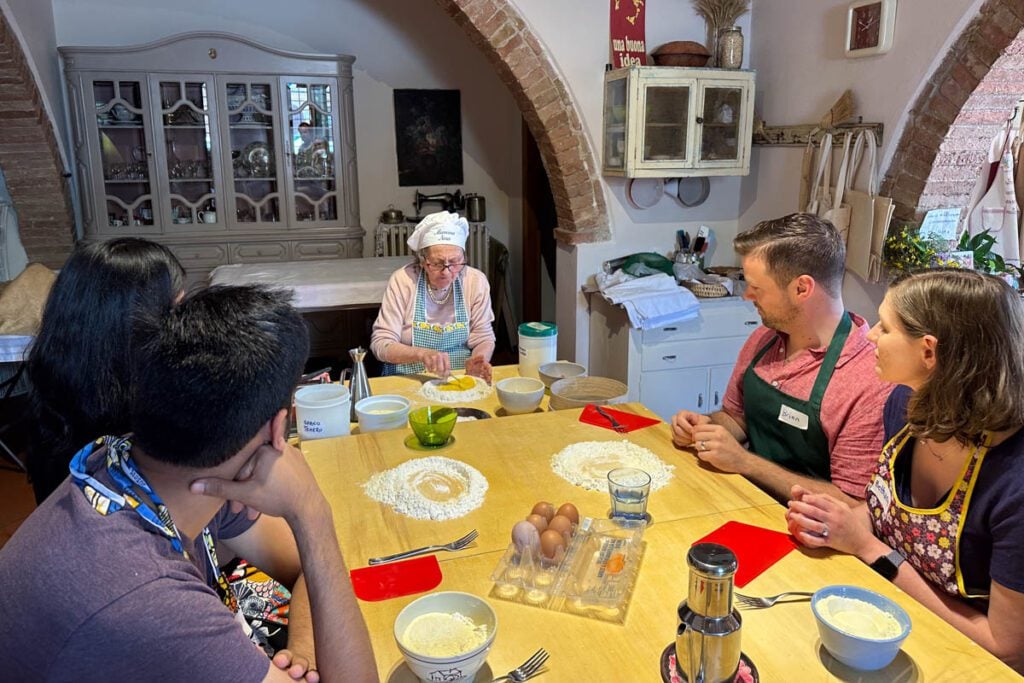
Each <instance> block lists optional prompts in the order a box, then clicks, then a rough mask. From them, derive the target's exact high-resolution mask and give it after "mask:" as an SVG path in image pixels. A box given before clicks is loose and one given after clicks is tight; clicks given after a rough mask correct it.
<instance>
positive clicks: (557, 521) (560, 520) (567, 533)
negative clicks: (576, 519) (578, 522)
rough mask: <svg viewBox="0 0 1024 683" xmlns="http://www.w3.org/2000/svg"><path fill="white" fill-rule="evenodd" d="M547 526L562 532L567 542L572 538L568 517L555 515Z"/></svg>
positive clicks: (570, 523)
mask: <svg viewBox="0 0 1024 683" xmlns="http://www.w3.org/2000/svg"><path fill="white" fill-rule="evenodd" d="M548 528H549V529H554V530H555V531H557V532H558V533H560V534H562V538H564V539H565V542H566V543H568V542H569V539H570V538H572V522H571V521H570V520H569V518H568V517H563V516H562V515H555V516H554V517H552V518H551V521H550V522H549V523H548Z"/></svg>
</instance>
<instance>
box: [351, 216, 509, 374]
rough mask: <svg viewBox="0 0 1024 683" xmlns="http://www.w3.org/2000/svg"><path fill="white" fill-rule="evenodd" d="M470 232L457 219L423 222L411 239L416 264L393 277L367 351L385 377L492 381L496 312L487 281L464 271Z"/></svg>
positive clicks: (434, 218) (476, 273) (467, 269)
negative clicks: (459, 376) (455, 373)
mask: <svg viewBox="0 0 1024 683" xmlns="http://www.w3.org/2000/svg"><path fill="white" fill-rule="evenodd" d="M468 236H469V224H468V223H466V219H465V218H462V217H460V216H459V215H458V214H456V213H449V212H447V211H440V212H438V213H432V214H430V215H429V216H427V217H426V218H424V219H423V220H422V221H421V222H420V224H419V225H417V226H416V230H415V231H414V232H413V234H412V235H410V236H409V241H408V244H409V248H410V249H411V250H412V251H413V253H414V254H415V255H416V261H415V262H413V263H410V264H409V265H407V266H405V267H404V268H402V269H400V270H398V271H396V272H395V273H394V274H392V276H391V279H390V280H389V281H388V288H387V291H386V292H385V293H384V300H383V301H382V302H381V305H380V315H378V316H377V321H376V322H375V323H374V324H373V336H372V338H371V339H370V349H371V350H372V351H373V355H375V356H376V357H377V359H378V360H380V361H381V362H382V363H383V364H384V374H385V375H396V374H412V373H417V372H424V371H426V372H432V373H434V374H437V375H441V376H442V377H445V376H447V375H448V373H449V372H450V371H452V370H458V369H462V368H465V370H466V373H467V374H470V375H475V376H477V377H481V378H483V379H484V380H486V381H488V382H489V381H490V380H491V363H490V361H491V354H493V353H494V328H493V323H494V312H493V311H492V310H491V286H490V284H488V282H487V278H486V276H484V274H483V273H481V272H480V271H479V270H477V269H476V268H471V267H469V266H468V265H466V238H467V237H468Z"/></svg>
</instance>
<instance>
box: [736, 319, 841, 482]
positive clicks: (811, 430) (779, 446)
mask: <svg viewBox="0 0 1024 683" xmlns="http://www.w3.org/2000/svg"><path fill="white" fill-rule="evenodd" d="M852 326H853V323H852V321H851V319H850V315H849V314H848V313H844V314H843V317H842V319H840V321H839V325H838V326H837V327H836V331H835V334H833V335H832V341H831V342H830V343H829V345H828V350H827V351H826V352H825V358H824V359H823V360H822V362H821V367H820V368H819V369H818V375H817V377H816V378H815V380H814V387H813V388H812V389H811V395H810V396H809V397H808V398H807V400H806V401H802V400H800V399H798V398H794V397H792V396H790V395H789V394H786V393H784V392H782V391H779V390H778V389H776V388H775V387H773V386H772V385H771V384H769V383H768V382H766V381H764V380H763V379H761V377H759V376H758V374H757V373H756V372H754V366H756V365H757V362H758V361H759V360H761V358H762V357H763V356H764V354H766V353H768V350H769V349H771V348H772V346H773V345H774V344H775V338H774V337H773V338H772V340H771V341H770V342H768V343H767V344H765V346H764V347H763V348H762V349H761V350H760V351H759V352H758V353H757V355H756V356H754V360H752V361H751V362H750V365H749V366H747V370H746V372H744V373H743V408H744V411H745V413H746V420H747V434H748V436H749V437H750V450H751V451H753V452H754V453H757V454H758V455H760V456H761V457H763V458H767V459H768V460H771V461H772V462H774V463H776V464H777V465H781V466H782V467H785V468H786V469H789V470H792V471H794V472H798V473H800V474H808V475H811V476H813V477H817V478H818V479H823V480H825V481H831V480H832V466H831V459H830V458H829V453H828V435H826V434H825V430H824V428H823V427H822V426H821V401H822V398H823V397H824V396H825V389H827V388H828V383H829V381H831V379H832V373H833V371H835V369H836V363H837V362H838V361H839V356H840V354H841V353H842V352H843V346H844V345H845V344H846V338H847V337H848V336H849V335H850V328H851V327H852Z"/></svg>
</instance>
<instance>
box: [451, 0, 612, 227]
mask: <svg viewBox="0 0 1024 683" xmlns="http://www.w3.org/2000/svg"><path fill="white" fill-rule="evenodd" d="M435 1H436V2H437V4H438V5H439V6H440V7H441V8H442V9H443V10H444V11H445V12H446V13H447V14H448V15H449V16H451V17H452V18H453V19H454V20H455V23H457V24H458V25H459V26H461V27H462V28H463V30H464V31H465V32H466V34H467V35H468V36H469V38H470V40H472V41H473V43H475V44H476V45H477V46H478V47H479V48H480V49H481V50H482V51H483V53H484V55H486V57H487V59H488V60H489V61H490V62H491V64H493V65H494V68H495V69H496V71H497V72H498V76H499V77H500V78H501V80H502V81H503V82H504V83H505V85H506V86H507V87H508V89H509V91H510V92H511V93H512V96H513V97H514V98H515V100H516V103H517V104H518V105H519V109H520V110H521V111H522V114H523V118H524V119H525V120H526V125H527V126H528V127H529V129H530V133H531V134H532V135H533V137H534V138H535V139H536V140H537V144H538V147H539V148H540V153H541V157H542V158H543V160H544V167H545V169H546V170H547V173H548V180H549V182H550V183H551V192H552V194H553V195H554V198H555V208H556V211H557V214H558V227H557V228H556V229H555V235H556V237H557V238H558V239H559V241H561V242H563V243H565V244H581V243H585V242H599V241H603V240H608V239H610V238H611V232H610V230H609V226H608V208H607V205H606V204H605V201H604V193H603V191H602V185H601V179H600V176H599V173H598V168H599V166H598V163H597V159H596V156H595V154H594V150H593V148H592V147H591V144H590V141H589V139H588V138H587V136H586V134H585V133H584V131H583V123H582V120H581V117H580V114H579V111H578V110H577V108H576V104H575V102H573V99H572V97H571V96H570V94H569V90H568V88H567V87H566V85H565V83H564V82H563V81H562V78H561V76H560V75H559V74H558V70H557V69H556V68H555V65H554V62H553V61H552V59H551V56H550V55H549V54H548V53H547V51H546V50H545V49H544V47H543V46H542V45H541V43H540V41H539V40H538V39H537V37H536V36H535V35H534V33H533V31H531V30H530V28H529V26H527V25H526V22H525V21H524V20H523V18H522V16H520V14H519V11H518V10H517V9H516V8H515V7H514V6H513V5H512V4H511V3H509V2H507V1H506V0H435Z"/></svg>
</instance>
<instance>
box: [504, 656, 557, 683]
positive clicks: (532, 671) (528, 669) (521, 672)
mask: <svg viewBox="0 0 1024 683" xmlns="http://www.w3.org/2000/svg"><path fill="white" fill-rule="evenodd" d="M546 661H548V653H547V651H546V650H545V649H544V648H541V649H539V650H537V651H536V652H534V653H533V656H532V657H530V658H529V659H527V660H526V661H525V662H523V663H522V664H520V665H519V666H517V667H516V668H514V669H512V670H511V671H509V672H508V673H507V674H505V675H504V676H502V677H501V678H495V679H494V680H493V681H491V683H498V681H514V683H522V682H523V681H525V680H528V679H530V678H533V677H534V676H536V675H537V674H539V673H541V667H542V666H544V662H546Z"/></svg>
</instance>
